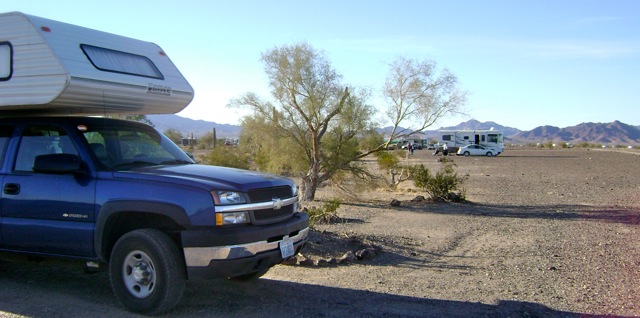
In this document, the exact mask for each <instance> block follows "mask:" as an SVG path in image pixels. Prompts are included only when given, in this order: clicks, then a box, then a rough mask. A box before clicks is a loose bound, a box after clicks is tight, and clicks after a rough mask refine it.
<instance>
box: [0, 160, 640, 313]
mask: <svg viewBox="0 0 640 318" xmlns="http://www.w3.org/2000/svg"><path fill="white" fill-rule="evenodd" d="M408 160H409V162H411V163H419V162H421V163H424V164H425V165H427V166H428V167H430V168H431V169H438V167H439V166H440V165H441V164H440V163H438V162H437V161H436V159H435V157H433V156H431V154H430V153H429V152H427V151H419V150H418V151H416V152H415V154H414V156H412V157H411V158H410V159H408ZM453 160H454V162H455V163H456V165H457V171H458V173H459V175H464V176H467V180H466V181H465V183H464V184H463V187H464V189H465V194H466V198H467V200H468V202H465V203H433V202H427V203H424V202H422V203H412V202H411V201H410V200H411V199H413V198H414V197H415V196H417V195H420V194H423V193H420V192H419V191H418V190H417V189H415V187H414V186H413V185H412V184H411V182H405V183H403V184H402V185H401V188H400V190H398V191H387V190H374V191H369V192H366V193H362V194H360V195H359V198H358V199H349V198H346V197H344V196H343V195H342V194H340V193H339V192H334V191H332V189H331V187H327V188H324V189H322V190H321V191H320V193H319V194H318V197H319V199H321V200H326V199H332V198H341V199H342V200H343V204H342V206H341V207H340V209H339V216H340V217H341V220H342V222H337V223H333V224H328V225H318V226H317V229H316V231H315V232H314V235H313V237H312V240H311V241H310V243H309V248H308V249H307V250H306V252H305V253H306V256H307V257H310V258H315V259H318V258H328V257H331V256H341V254H342V253H344V252H345V251H347V250H350V249H354V248H359V247H361V246H363V244H364V245H366V244H374V245H377V246H380V247H382V253H379V254H378V255H377V256H376V257H374V258H373V259H370V260H362V261H354V262H351V263H348V264H344V265H333V266H327V267H318V266H310V267H307V266H299V265H296V266H284V265H280V266H276V267H275V268H273V269H272V270H271V271H269V273H267V274H266V275H265V276H264V277H263V278H262V279H260V280H258V281H255V282H250V283H236V282H231V281H225V280H217V281H197V282H189V284H188V285H187V290H186V292H185V295H184V297H183V299H182V301H181V303H180V304H179V305H178V307H177V308H176V310H174V311H172V312H171V313H169V314H167V316H171V317H187V316H189V317H246V316H252V317H273V316H296V317H346V316H351V317H396V316H397V317H443V316H450V317H470V316H472V317H508V316H510V317H542V316H544V317H584V316H609V317H623V316H624V317H627V316H640V228H639V224H640V173H638V172H639V171H640V155H639V153H637V152H633V151H627V150H584V149H570V150H532V149H527V150H520V149H508V150H507V151H506V152H505V153H504V154H502V155H500V156H498V157H495V158H486V157H468V158H465V157H455V158H453ZM367 164H370V165H371V166H372V167H374V165H375V164H374V163H373V161H370V162H368V163H367ZM391 199H398V200H401V202H402V204H401V205H400V206H399V207H391V206H390V205H389V202H390V200H391ZM89 315H90V316H92V317H129V316H131V314H130V313H128V312H126V311H125V310H124V309H123V308H122V307H121V306H120V305H118V303H117V301H116V299H115V297H114V296H113V294H112V292H111V290H110V287H109V280H108V276H107V274H106V273H97V274H91V275H88V274H84V273H83V271H82V270H81V269H75V268H66V267H61V266H38V265H33V264H16V263H2V262H0V317H44V316H46V317H68V316H89Z"/></svg>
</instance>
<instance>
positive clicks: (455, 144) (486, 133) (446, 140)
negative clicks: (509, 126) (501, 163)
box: [438, 129, 504, 155]
mask: <svg viewBox="0 0 640 318" xmlns="http://www.w3.org/2000/svg"><path fill="white" fill-rule="evenodd" d="M438 144H439V145H440V146H442V145H444V144H447V147H448V148H449V152H451V153H454V152H457V150H458V149H459V148H461V147H464V146H467V145H482V146H485V147H489V148H493V149H494V150H495V151H494V152H493V154H494V155H498V154H500V153H502V152H503V151H504V135H503V133H502V131H499V130H493V129H489V130H439V131H438Z"/></svg>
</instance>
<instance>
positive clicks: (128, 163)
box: [111, 160, 158, 169]
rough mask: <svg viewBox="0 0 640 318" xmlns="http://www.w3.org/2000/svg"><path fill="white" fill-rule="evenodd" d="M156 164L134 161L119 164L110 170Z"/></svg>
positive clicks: (153, 164) (154, 164)
mask: <svg viewBox="0 0 640 318" xmlns="http://www.w3.org/2000/svg"><path fill="white" fill-rule="evenodd" d="M157 165H158V164H157V163H155V162H150V161H143V160H134V161H128V162H121V163H117V164H115V165H113V166H111V168H112V169H114V168H120V167H139V166H157Z"/></svg>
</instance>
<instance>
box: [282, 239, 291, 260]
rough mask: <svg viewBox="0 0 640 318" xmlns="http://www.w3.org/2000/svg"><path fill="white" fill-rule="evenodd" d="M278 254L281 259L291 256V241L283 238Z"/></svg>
mask: <svg viewBox="0 0 640 318" xmlns="http://www.w3.org/2000/svg"><path fill="white" fill-rule="evenodd" d="M280 254H281V255H282V258H287V257H291V256H293V241H292V240H291V239H290V238H288V237H287V238H285V239H283V240H282V241H280Z"/></svg>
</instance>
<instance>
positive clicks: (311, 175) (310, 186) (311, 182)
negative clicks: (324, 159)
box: [301, 162, 320, 202]
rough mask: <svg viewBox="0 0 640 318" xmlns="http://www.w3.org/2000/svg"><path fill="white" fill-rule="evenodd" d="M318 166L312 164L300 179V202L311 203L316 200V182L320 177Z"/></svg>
mask: <svg viewBox="0 0 640 318" xmlns="http://www.w3.org/2000/svg"><path fill="white" fill-rule="evenodd" d="M319 174H320V164H318V163H317V162H316V163H313V164H312V165H311V168H310V169H309V172H308V173H307V175H306V176H304V177H303V178H302V198H301V200H302V201H307V202H309V201H313V200H315V198H316V190H317V189H318V180H319V177H320V175H319Z"/></svg>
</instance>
